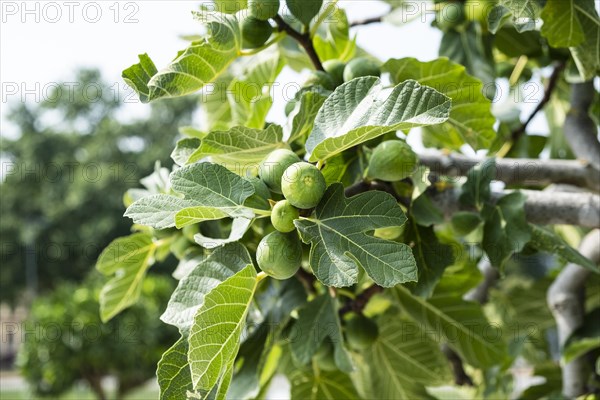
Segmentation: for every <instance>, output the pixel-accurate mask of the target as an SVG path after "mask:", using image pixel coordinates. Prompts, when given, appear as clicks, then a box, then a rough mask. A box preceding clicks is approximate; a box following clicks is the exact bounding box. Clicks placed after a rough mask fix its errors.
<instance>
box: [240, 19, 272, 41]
mask: <svg viewBox="0 0 600 400" xmlns="http://www.w3.org/2000/svg"><path fill="white" fill-rule="evenodd" d="M241 30H242V44H243V46H244V48H247V49H255V48H257V47H260V46H262V45H263V44H265V42H266V41H267V40H269V37H271V34H272V33H273V27H272V26H271V24H270V23H269V21H261V20H260V19H256V18H254V17H251V16H246V17H244V18H243V19H242V22H241Z"/></svg>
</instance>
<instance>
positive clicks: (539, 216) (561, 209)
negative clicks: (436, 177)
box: [430, 188, 600, 228]
mask: <svg viewBox="0 0 600 400" xmlns="http://www.w3.org/2000/svg"><path fill="white" fill-rule="evenodd" d="M460 193H461V191H460V189H459V188H452V189H448V190H444V191H441V192H435V193H432V194H431V195H430V196H431V200H432V201H433V202H434V204H435V205H436V206H437V207H438V208H440V209H441V210H442V211H443V212H444V214H445V215H446V217H450V216H452V214H454V213H455V212H457V211H459V210H465V211H469V208H466V207H464V206H463V205H462V204H461V203H460V201H459V199H458V198H459V196H460ZM508 193H510V191H503V192H493V193H492V200H493V201H497V200H498V199H500V198H501V197H502V196H504V195H506V194H508ZM521 193H523V194H525V195H526V196H527V201H526V202H525V214H526V216H527V220H528V221H529V222H531V223H534V224H542V225H550V224H567V225H578V226H584V227H588V228H600V196H599V195H597V194H593V193H571V192H550V191H548V192H546V191H537V190H521Z"/></svg>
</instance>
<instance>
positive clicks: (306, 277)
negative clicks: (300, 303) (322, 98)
mask: <svg viewBox="0 0 600 400" xmlns="http://www.w3.org/2000/svg"><path fill="white" fill-rule="evenodd" d="M296 278H298V280H299V281H300V283H302V286H304V288H305V289H306V291H307V292H308V293H312V294H314V293H316V290H315V281H316V278H315V276H314V275H313V274H310V273H308V272H306V271H305V270H304V269H303V268H300V269H299V270H298V272H296Z"/></svg>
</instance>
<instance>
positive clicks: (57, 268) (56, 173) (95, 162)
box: [0, 70, 196, 303]
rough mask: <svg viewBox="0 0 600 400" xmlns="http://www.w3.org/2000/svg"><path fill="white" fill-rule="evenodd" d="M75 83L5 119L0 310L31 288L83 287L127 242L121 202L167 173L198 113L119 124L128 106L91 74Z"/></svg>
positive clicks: (186, 107) (153, 115)
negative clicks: (104, 256) (105, 255)
mask: <svg viewBox="0 0 600 400" xmlns="http://www.w3.org/2000/svg"><path fill="white" fill-rule="evenodd" d="M74 81H75V82H77V83H76V84H73V83H72V82H71V83H66V84H61V85H56V86H55V87H54V89H53V90H52V91H49V93H47V95H46V96H45V98H46V100H44V101H42V102H40V103H33V104H32V103H29V102H28V103H19V104H16V105H15V106H14V107H13V109H12V110H11V111H10V112H9V115H8V119H9V120H10V121H11V122H12V123H14V124H15V125H16V126H17V127H18V136H17V137H16V138H8V137H6V135H4V136H3V138H2V141H1V145H0V154H1V158H2V183H0V204H1V205H0V210H1V211H0V220H1V221H2V224H0V236H1V237H2V239H1V243H0V251H1V254H0V257H1V260H2V280H1V281H0V301H9V302H12V303H14V302H16V301H17V300H18V298H19V295H20V294H21V293H22V292H23V289H24V288H25V286H26V284H27V281H28V280H29V282H30V283H31V282H33V285H32V286H34V287H36V286H37V290H38V291H39V292H43V291H46V290H49V289H52V288H53V287H55V286H56V284H57V283H58V282H59V281H61V280H72V281H80V280H82V279H83V277H84V276H85V275H86V274H87V272H88V271H89V270H90V269H92V268H93V265H94V263H95V261H96V258H97V256H98V255H99V252H100V251H101V249H103V248H104V247H106V245H108V243H109V242H110V241H111V240H112V239H114V238H115V237H117V236H122V235H126V234H128V233H129V230H130V227H129V222H128V221H127V220H126V219H125V218H122V214H123V212H124V206H123V204H122V201H121V197H122V194H123V193H124V192H125V191H126V190H127V189H128V188H130V187H133V186H137V185H138V181H139V179H140V178H141V177H144V176H146V175H148V174H149V173H151V172H152V170H153V167H154V163H155V161H156V160H159V161H161V162H162V164H163V165H165V166H170V165H171V164H172V162H171V160H170V159H169V158H168V155H167V153H165V151H164V150H165V149H170V148H172V147H173V146H174V143H175V141H176V139H177V136H178V132H177V127H178V126H181V125H185V124H189V121H190V120H191V116H192V112H193V110H194V109H195V108H196V99H195V98H182V99H178V100H177V101H169V102H168V103H167V102H157V103H156V104H154V105H153V107H152V108H151V112H150V116H149V117H147V118H144V119H138V120H133V121H130V122H127V123H122V122H120V121H119V119H118V118H117V115H118V114H119V113H121V114H123V113H124V112H128V110H131V108H126V107H125V106H124V104H123V103H124V102H126V101H127V99H129V100H131V98H130V97H129V96H126V97H125V99H124V100H123V99H120V98H119V96H118V93H117V91H116V90H115V87H116V86H115V85H114V84H113V85H110V84H109V83H107V82H105V81H104V80H103V79H102V78H101V76H100V74H99V72H98V71H95V70H82V71H80V72H78V74H77V76H75V77H74ZM119 85H121V86H120V87H122V84H121V83H120V82H119ZM29 99H30V98H29ZM121 119H122V118H121ZM130 119H131V118H130ZM27 266H29V268H27ZM34 266H35V267H34ZM28 270H29V272H27V271H28ZM36 270H37V272H35V271H36ZM32 271H33V272H32ZM28 274H29V278H28V277H27V275H28Z"/></svg>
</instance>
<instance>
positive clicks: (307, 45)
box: [273, 15, 325, 71]
mask: <svg viewBox="0 0 600 400" xmlns="http://www.w3.org/2000/svg"><path fill="white" fill-rule="evenodd" d="M273 19H274V20H275V22H276V23H277V26H278V27H279V30H281V31H284V32H285V33H287V34H288V35H290V37H292V38H293V39H295V40H296V41H297V42H298V43H299V44H300V46H302V47H303V48H304V51H306V54H307V55H308V58H310V61H311V62H312V63H313V65H314V67H315V69H316V70H317V71H325V69H324V68H323V65H322V64H321V60H319V56H318V55H317V52H316V50H315V47H314V46H313V42H312V40H311V38H310V34H309V33H308V32H307V33H300V32H298V31H297V30H295V29H294V28H292V27H291V26H290V25H289V24H288V23H287V22H285V21H284V20H283V18H282V17H281V16H280V15H276V16H275V17H274V18H273Z"/></svg>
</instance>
